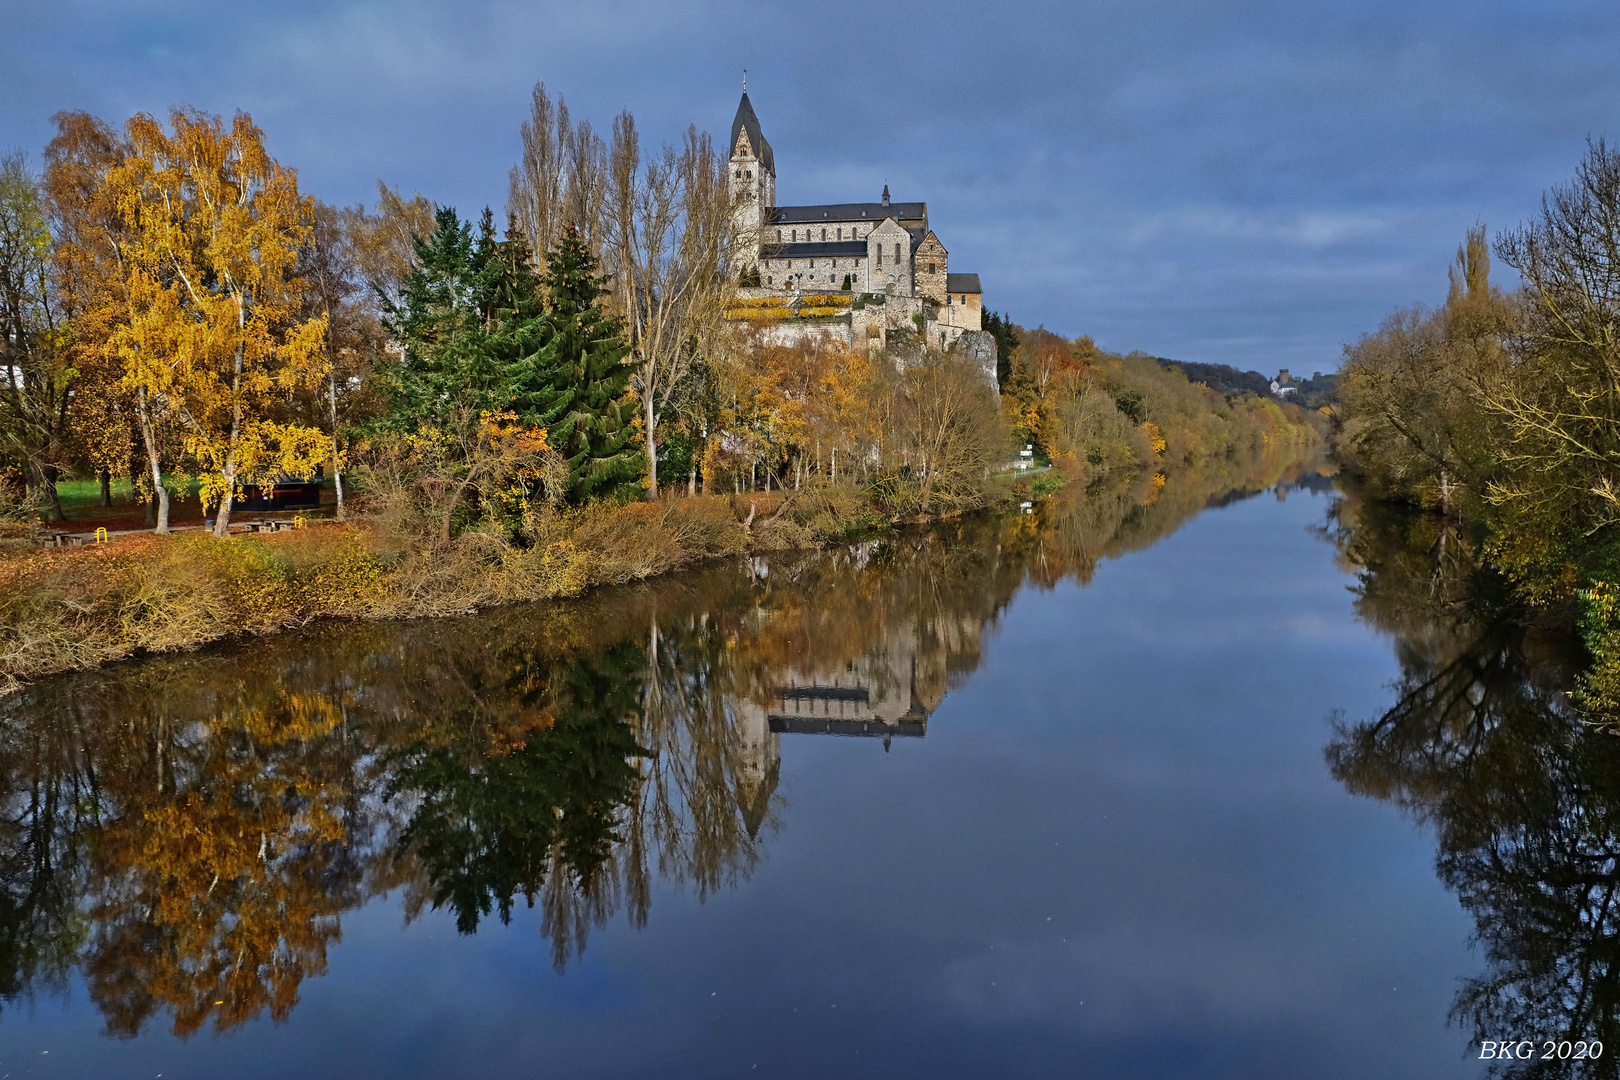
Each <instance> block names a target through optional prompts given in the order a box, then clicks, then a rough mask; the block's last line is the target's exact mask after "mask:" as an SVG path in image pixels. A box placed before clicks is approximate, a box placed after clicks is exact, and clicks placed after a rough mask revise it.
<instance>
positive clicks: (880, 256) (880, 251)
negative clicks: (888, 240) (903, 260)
mask: <svg viewBox="0 0 1620 1080" xmlns="http://www.w3.org/2000/svg"><path fill="white" fill-rule="evenodd" d="M877 257H878V260H877V264H878V265H879V266H882V265H883V245H882V244H879V245H878V247H877Z"/></svg>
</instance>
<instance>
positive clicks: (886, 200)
mask: <svg viewBox="0 0 1620 1080" xmlns="http://www.w3.org/2000/svg"><path fill="white" fill-rule="evenodd" d="M883 205H884V206H888V205H889V185H888V184H884V185H883Z"/></svg>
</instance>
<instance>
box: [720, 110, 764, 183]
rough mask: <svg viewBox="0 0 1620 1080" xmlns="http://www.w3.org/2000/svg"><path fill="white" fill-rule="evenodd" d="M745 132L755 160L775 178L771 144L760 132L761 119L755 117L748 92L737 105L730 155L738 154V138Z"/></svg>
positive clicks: (727, 149)
mask: <svg viewBox="0 0 1620 1080" xmlns="http://www.w3.org/2000/svg"><path fill="white" fill-rule="evenodd" d="M745 132H746V133H747V135H748V147H749V149H750V150H752V151H753V153H754V157H755V159H756V160H758V162H759V163H760V165H761V166H763V167H764V169H765V171H766V172H768V173H770V174H771V175H772V176H775V175H776V162H775V160H774V159H773V157H772V155H771V144H770V143H769V142H767V141H766V140H765V135H764V133H763V132H761V131H760V130H759V117H757V116H755V115H754V104H753V102H751V101H749V100H748V91H747V90H744V91H743V96H742V100H741V101H739V102H738V103H737V118H736V119H735V120H733V121H732V122H731V145H730V146H729V147H727V148H726V151H727V153H728V154H735V153H736V152H737V137H738V136H739V135H741V134H743V133H745Z"/></svg>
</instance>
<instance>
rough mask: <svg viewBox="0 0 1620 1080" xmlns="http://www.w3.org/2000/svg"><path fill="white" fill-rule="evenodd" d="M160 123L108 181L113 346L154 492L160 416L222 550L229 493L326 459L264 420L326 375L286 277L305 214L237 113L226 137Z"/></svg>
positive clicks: (320, 322)
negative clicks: (172, 432)
mask: <svg viewBox="0 0 1620 1080" xmlns="http://www.w3.org/2000/svg"><path fill="white" fill-rule="evenodd" d="M169 120H170V126H171V127H172V128H173V134H172V135H171V134H169V133H167V132H165V131H164V130H163V126H162V125H161V124H160V123H159V122H158V121H157V120H156V119H154V118H153V117H151V116H149V115H146V114H140V115H137V116H135V117H134V118H133V119H131V120H130V121H129V123H128V124H127V125H126V131H127V134H128V140H129V151H128V154H127V156H126V157H125V158H124V160H123V162H122V163H121V164H120V166H119V167H118V168H117V169H115V170H114V171H113V172H112V174H111V175H110V176H109V178H108V184H109V186H110V188H111V189H112V194H113V195H114V197H115V198H116V200H117V206H118V212H119V215H120V217H121V219H122V223H123V225H124V228H125V230H126V234H127V237H128V239H127V240H126V241H125V243H124V245H123V246H124V249H125V250H124V251H122V252H121V255H122V259H121V265H122V267H123V268H124V275H125V282H124V284H125V286H126V288H125V290H124V292H125V296H126V297H127V305H128V307H127V313H126V314H125V316H124V317H123V318H122V319H121V320H120V325H119V326H118V327H117V328H116V329H115V330H114V332H113V335H112V345H113V347H114V348H115V349H116V351H117V353H118V355H119V356H120V358H121V359H122V361H123V364H124V383H125V385H126V387H127V388H128V389H129V390H130V392H131V393H132V395H133V397H134V399H135V405H136V414H137V418H138V420H139V424H140V427H141V429H142V435H143V437H144V438H145V440H146V442H147V457H148V460H149V462H150V467H151V470H152V472H153V484H154V487H156V488H157V489H158V490H160V491H161V490H162V483H161V477H160V476H158V475H157V474H158V469H159V461H158V446H157V442H156V429H157V427H158V424H159V422H160V420H161V419H162V418H164V417H165V416H167V417H172V418H174V419H175V420H177V421H178V423H179V425H180V427H181V429H182V430H183V431H184V432H185V445H186V451H187V453H188V454H189V455H190V456H191V457H192V458H193V459H194V460H195V461H196V463H197V466H198V472H199V476H200V478H201V495H202V500H203V506H204V511H205V512H206V511H207V509H208V508H209V507H212V506H217V507H218V513H217V515H216V519H215V523H214V534H215V535H216V536H225V535H226V533H227V532H228V530H229V527H230V515H231V504H232V501H233V498H234V495H235V491H236V486H237V485H238V484H239V483H249V482H253V481H256V480H260V479H263V478H265V477H268V476H271V475H274V474H275V473H278V472H287V473H305V472H307V471H309V470H310V469H313V468H314V467H315V466H316V465H317V464H319V463H320V462H321V461H322V460H323V459H324V458H325V457H326V456H327V454H328V453H329V446H328V441H327V439H326V436H325V435H324V433H323V432H321V430H320V429H319V428H317V427H311V426H308V425H304V424H300V423H297V422H296V421H293V420H283V419H278V416H279V415H285V410H284V408H282V407H281V406H282V405H283V403H285V402H286V401H287V399H288V398H289V396H290V395H291V393H292V392H293V391H294V390H295V389H298V388H299V387H303V386H314V385H318V384H319V382H320V381H321V380H322V379H323V378H324V377H325V374H326V371H325V365H326V353H325V349H324V348H323V345H324V341H325V334H326V319H325V317H324V316H317V317H314V318H302V317H301V314H300V306H299V290H298V283H297V281H296V279H295V277H294V273H293V268H294V264H295V263H296V261H297V256H298V249H299V245H300V243H301V242H302V241H303V238H304V235H305V233H306V232H307V231H308V229H309V223H310V220H311V218H312V215H313V211H314V204H313V200H312V199H310V198H308V197H307V196H300V195H299V193H298V180H297V177H296V175H295V174H294V173H293V171H292V170H290V169H284V168H282V167H281V166H280V165H279V164H277V163H276V162H275V161H274V160H273V159H272V158H271V157H270V156H269V155H268V154H267V153H266V152H265V149H264V138H263V133H262V132H260V130H259V129H258V128H257V127H255V126H254V124H253V121H252V119H251V118H250V117H249V116H247V114H245V113H237V114H236V116H235V118H234V119H233V120H232V122H231V124H230V127H229V129H227V128H226V126H225V123H224V121H223V120H221V119H220V118H219V117H217V116H209V115H207V114H204V113H201V112H197V111H195V110H189V109H186V110H182V109H176V110H174V111H172V112H171V113H170V116H169ZM166 509H167V507H166V505H165V506H164V507H163V510H165V511H166ZM166 517H167V515H166V513H165V514H163V520H160V522H159V527H158V531H159V532H164V531H167V528H166V527H167V521H166Z"/></svg>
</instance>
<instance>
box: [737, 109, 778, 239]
mask: <svg viewBox="0 0 1620 1080" xmlns="http://www.w3.org/2000/svg"><path fill="white" fill-rule="evenodd" d="M731 195H732V198H733V200H735V201H736V204H737V210H736V219H735V220H736V228H737V260H736V265H737V269H738V270H739V271H742V270H746V269H748V268H749V267H753V266H756V265H757V263H758V260H759V246H760V242H761V241H762V240H763V239H764V236H765V227H766V225H768V224H769V223H770V219H771V210H772V209H774V208H775V206H776V160H775V158H774V157H773V156H772V154H771V144H770V143H768V142H766V141H765V135H764V133H762V132H761V131H760V130H759V117H757V116H755V115H754V106H753V104H752V103H751V102H750V101H749V100H748V90H747V89H746V88H744V90H743V96H742V101H741V102H739V103H738V105H737V118H736V119H735V120H733V121H732V122H731Z"/></svg>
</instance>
